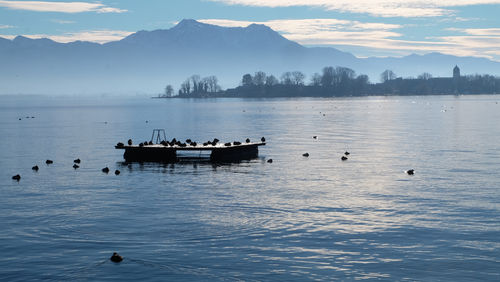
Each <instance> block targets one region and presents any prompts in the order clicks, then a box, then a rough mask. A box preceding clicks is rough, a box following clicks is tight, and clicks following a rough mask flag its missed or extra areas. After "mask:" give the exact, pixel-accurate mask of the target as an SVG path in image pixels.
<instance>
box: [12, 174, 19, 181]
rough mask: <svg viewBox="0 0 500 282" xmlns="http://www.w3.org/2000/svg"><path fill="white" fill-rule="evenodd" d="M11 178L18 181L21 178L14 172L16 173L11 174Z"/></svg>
mask: <svg viewBox="0 0 500 282" xmlns="http://www.w3.org/2000/svg"><path fill="white" fill-rule="evenodd" d="M12 179H14V180H17V181H19V180H21V175H19V174H16V175H14V176H12Z"/></svg>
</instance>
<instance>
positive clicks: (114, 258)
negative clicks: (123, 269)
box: [109, 253, 123, 263]
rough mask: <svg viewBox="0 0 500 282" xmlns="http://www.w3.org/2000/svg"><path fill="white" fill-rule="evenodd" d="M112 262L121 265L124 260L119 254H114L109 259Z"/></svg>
mask: <svg viewBox="0 0 500 282" xmlns="http://www.w3.org/2000/svg"><path fill="white" fill-rule="evenodd" d="M109 259H110V260H111V261H112V262H116V263H119V262H121V261H122V260H123V257H122V256H120V255H119V254H118V253H113V255H112V256H111V257H110V258H109Z"/></svg>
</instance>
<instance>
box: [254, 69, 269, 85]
mask: <svg viewBox="0 0 500 282" xmlns="http://www.w3.org/2000/svg"><path fill="white" fill-rule="evenodd" d="M265 82H266V73H265V72H263V71H258V72H256V73H255V74H254V76H253V84H255V85H258V86H262V85H264V83H265Z"/></svg>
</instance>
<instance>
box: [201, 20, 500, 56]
mask: <svg viewBox="0 0 500 282" xmlns="http://www.w3.org/2000/svg"><path fill="white" fill-rule="evenodd" d="M199 21H200V22H204V23H208V24H215V25H221V26H227V27H244V26H248V25H249V24H252V23H256V24H264V25H267V26H269V27H271V28H272V29H273V30H275V31H277V32H279V33H280V34H281V35H283V36H284V37H286V38H287V39H289V40H293V41H296V42H298V43H300V44H302V45H306V46H343V47H346V46H350V47H356V49H358V50H360V49H361V50H362V51H358V52H357V53H356V54H355V55H357V56H360V57H367V56H373V55H381V54H385V55H386V54H392V55H402V56H403V55H409V54H412V53H417V54H424V53H430V52H440V53H443V54H450V55H456V56H476V57H486V58H489V59H493V60H495V59H496V60H498V61H500V56H499V55H500V54H499V53H500V51H498V46H500V28H490V29H456V28H454V29H447V30H448V31H450V32H454V33H458V34H459V35H454V36H442V37H429V38H425V39H424V40H419V41H417V40H413V41H412V40H403V39H401V38H402V37H403V34H401V33H399V32H397V30H398V29H400V28H403V27H404V26H402V25H397V24H385V23H371V22H359V21H350V20H338V19H298V20H271V21H265V22H250V21H235V20H225V19H201V20H199ZM363 50H364V51H363Z"/></svg>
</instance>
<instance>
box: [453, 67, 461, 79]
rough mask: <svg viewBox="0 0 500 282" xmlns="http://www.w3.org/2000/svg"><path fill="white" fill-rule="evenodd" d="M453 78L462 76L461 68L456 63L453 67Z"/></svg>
mask: <svg viewBox="0 0 500 282" xmlns="http://www.w3.org/2000/svg"><path fill="white" fill-rule="evenodd" d="M453 78H454V79H459V78H460V68H459V67H458V66H457V65H455V67H454V68H453Z"/></svg>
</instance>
